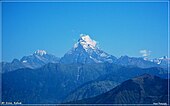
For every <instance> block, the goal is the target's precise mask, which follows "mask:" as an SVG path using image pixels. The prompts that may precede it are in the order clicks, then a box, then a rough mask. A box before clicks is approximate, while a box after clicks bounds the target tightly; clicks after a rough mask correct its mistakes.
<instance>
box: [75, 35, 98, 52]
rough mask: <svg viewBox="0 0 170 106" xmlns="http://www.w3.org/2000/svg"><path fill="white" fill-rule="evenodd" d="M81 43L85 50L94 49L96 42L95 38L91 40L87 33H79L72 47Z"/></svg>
mask: <svg viewBox="0 0 170 106" xmlns="http://www.w3.org/2000/svg"><path fill="white" fill-rule="evenodd" d="M79 44H80V45H81V46H82V47H83V48H84V49H85V50H87V49H89V48H91V49H95V48H96V47H97V46H96V45H97V42H96V41H95V40H92V39H91V38H90V36H89V35H86V34H80V39H79V40H78V42H77V43H76V44H75V45H74V48H77V47H78V45H79Z"/></svg>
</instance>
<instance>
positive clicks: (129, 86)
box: [1, 34, 169, 104]
mask: <svg viewBox="0 0 170 106" xmlns="http://www.w3.org/2000/svg"><path fill="white" fill-rule="evenodd" d="M168 64H169V58H167V57H166V56H165V57H163V58H157V59H152V60H146V59H144V58H141V57H139V58H138V57H128V56H121V57H120V58H116V57H115V56H113V55H110V54H108V53H106V52H104V51H103V50H101V49H100V48H99V47H98V45H97V42H96V41H95V40H92V39H91V38H90V36H89V35H84V34H81V36H80V38H79V40H78V41H77V42H76V43H75V44H74V46H73V47H72V48H71V49H70V50H69V51H68V52H67V53H66V54H64V56H63V57H61V58H58V57H56V56H54V55H52V54H49V53H47V52H46V51H44V50H37V51H36V52H34V53H33V54H31V55H28V56H24V57H23V58H21V59H20V60H18V59H14V60H13V61H12V62H2V63H1V65H2V69H1V70H2V71H1V72H2V101H4V102H22V103H23V104H56V103H101V104H102V103H134V101H137V102H135V103H142V104H143V103H144V101H145V100H146V103H149V104H150V103H151V104H152V103H154V102H165V103H167V99H166V97H167V95H166V92H167V89H164V90H162V91H161V89H162V88H167V85H166V84H167V83H166V84H165V82H167V79H168V75H169V72H168ZM141 75H142V76H141ZM134 77H136V78H134ZM145 80H146V81H145ZM142 81H144V82H142ZM156 82H158V83H156ZM159 85H160V86H159ZM152 87H153V91H151V89H150V88H152ZM155 92H158V93H156V95H154V93H155ZM105 97H106V98H105ZM110 97H111V98H110ZM128 97H129V98H128ZM108 98H110V99H108ZM106 99H107V100H106ZM112 100H113V101H112ZM111 101H112V102H111Z"/></svg>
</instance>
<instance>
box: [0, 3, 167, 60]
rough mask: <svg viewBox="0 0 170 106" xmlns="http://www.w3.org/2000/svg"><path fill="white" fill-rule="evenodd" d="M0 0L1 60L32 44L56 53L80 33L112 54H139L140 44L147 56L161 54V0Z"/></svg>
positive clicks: (164, 35) (164, 38)
mask: <svg viewBox="0 0 170 106" xmlns="http://www.w3.org/2000/svg"><path fill="white" fill-rule="evenodd" d="M2 6H3V8H2V9H3V14H2V19H3V29H2V30H3V43H2V44H3V60H5V61H11V60H12V59H13V58H18V59H20V58H21V57H22V56H25V55H29V54H31V53H33V52H34V51H35V50H37V49H44V50H46V51H47V52H49V53H52V54H54V55H56V56H58V57H61V56H63V55H64V53H66V52H67V51H68V50H69V49H70V48H71V47H72V46H73V44H74V43H75V42H76V41H77V40H78V39H79V34H81V33H83V34H89V35H90V36H91V38H92V39H94V40H96V41H98V42H99V45H100V48H101V49H102V50H104V51H106V52H108V53H109V54H112V55H114V56H117V57H119V56H121V55H128V56H142V54H140V50H147V51H151V52H149V53H150V57H151V58H155V57H161V56H164V55H167V51H168V50H167V48H168V45H167V44H168V40H167V38H168V14H167V13H168V7H167V6H168V4H167V3H166V2H162V3H160V2H152V3H150V2H147V3H144V2H136V3H133V2H129V3H128V2H120V3H118V2H112V3H100V2H95V3H76V2H74V3H68V2H67V3H59V2H55V3H54V2H51V3H47V2H43V3H40V2H39V3H21V2H20V3H3V5H2ZM147 51H143V53H144V52H147ZM141 52H142V51H141Z"/></svg>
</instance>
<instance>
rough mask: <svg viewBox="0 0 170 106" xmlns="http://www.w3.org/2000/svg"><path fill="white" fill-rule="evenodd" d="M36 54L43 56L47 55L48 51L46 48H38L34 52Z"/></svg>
mask: <svg viewBox="0 0 170 106" xmlns="http://www.w3.org/2000/svg"><path fill="white" fill-rule="evenodd" d="M34 54H35V55H40V56H43V55H46V54H47V52H46V51H45V50H37V51H35V52H34Z"/></svg>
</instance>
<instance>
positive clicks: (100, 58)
mask: <svg viewBox="0 0 170 106" xmlns="http://www.w3.org/2000/svg"><path fill="white" fill-rule="evenodd" d="M169 61H170V59H169V58H168V57H167V56H164V57H161V58H155V59H151V60H146V59H145V58H142V57H139V58H138V57H128V56H121V57H120V58H116V57H115V56H113V55H110V54H108V53H106V52H104V51H102V50H101V49H99V47H98V45H97V42H96V41H95V40H92V39H91V38H90V36H89V35H85V34H81V35H80V38H79V40H78V42H77V43H75V44H74V46H73V47H72V48H71V49H70V50H69V51H68V52H67V53H66V54H64V56H63V57H61V58H59V57H56V56H54V55H52V54H48V53H47V52H46V51H45V50H37V51H35V52H34V53H33V54H31V55H28V56H24V57H22V58H21V59H20V60H18V59H14V60H13V61H12V62H1V66H2V73H4V72H9V71H13V70H16V69H20V68H31V69H35V68H40V67H42V66H43V65H45V64H47V63H62V64H74V63H81V64H92V63H114V64H117V65H122V66H134V67H140V68H150V67H161V68H165V69H168V63H169V64H170V62H169Z"/></svg>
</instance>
